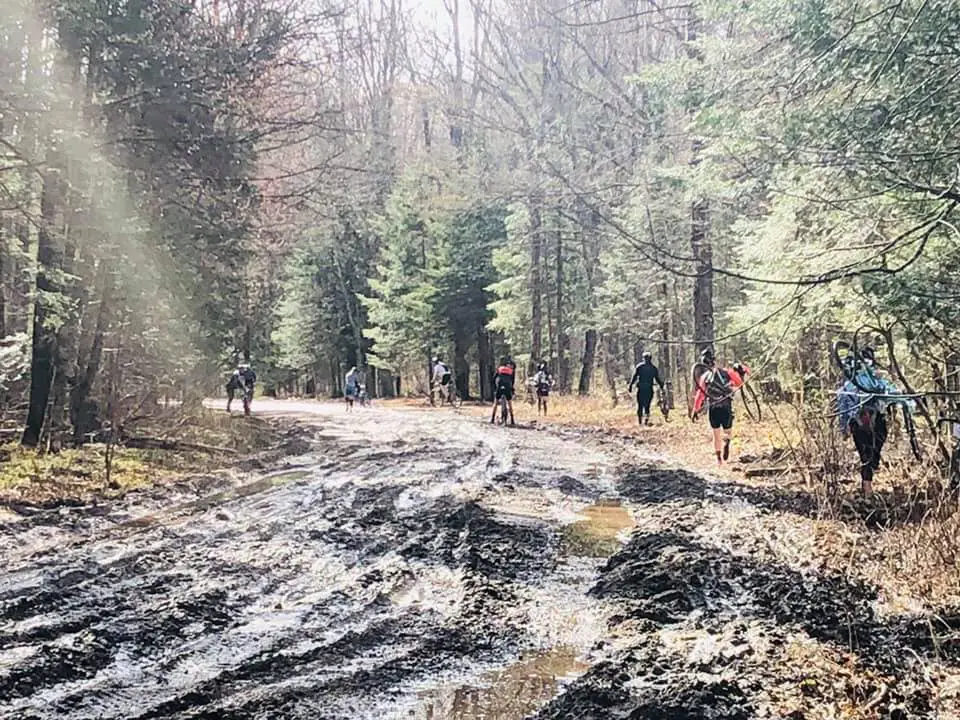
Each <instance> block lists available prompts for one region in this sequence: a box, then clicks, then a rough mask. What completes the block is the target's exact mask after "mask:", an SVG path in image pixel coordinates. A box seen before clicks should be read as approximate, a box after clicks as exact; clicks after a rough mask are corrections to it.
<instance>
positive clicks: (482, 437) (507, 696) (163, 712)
mask: <svg viewBox="0 0 960 720" xmlns="http://www.w3.org/2000/svg"><path fill="white" fill-rule="evenodd" d="M280 408H282V410H283V411H288V410H290V411H292V412H295V413H296V412H315V411H319V412H320V415H319V416H318V417H317V418H315V419H314V420H313V422H315V423H317V424H318V425H319V428H320V429H319V430H318V437H317V441H316V446H315V447H314V448H313V449H312V450H311V452H310V454H308V455H304V456H302V457H299V458H296V459H294V460H293V462H290V463H288V465H291V466H292V469H291V468H288V469H286V470H284V471H282V472H274V473H265V474H261V475H260V476H259V477H256V478H254V479H253V481H252V482H250V483H248V484H247V485H244V486H241V487H239V488H237V487H227V488H224V489H222V490H221V492H220V493H219V494H218V495H215V496H214V497H213V498H208V499H206V500H201V501H197V500H190V499H189V498H186V501H185V502H184V499H185V498H184V497H183V496H182V495H181V496H179V499H178V501H177V503H178V504H177V505H176V507H174V508H173V509H165V510H160V511H159V512H158V508H157V503H156V502H153V501H151V502H150V503H148V504H147V508H148V511H149V512H150V513H153V514H152V515H150V514H148V515H147V517H146V519H139V520H138V519H136V518H135V517H133V519H132V520H131V518H132V510H131V508H129V507H127V508H124V510H123V512H120V513H115V514H114V515H113V516H111V515H110V514H109V513H108V514H107V515H106V516H105V517H106V519H105V517H102V516H100V515H98V516H97V518H96V520H95V521H91V522H92V524H93V526H94V527H95V529H96V532H88V529H89V528H88V527H87V526H86V525H84V524H82V523H80V524H73V525H71V524H70V523H67V526H66V529H63V528H58V529H57V532H58V533H60V534H59V535H58V534H54V535H52V536H47V535H45V534H43V533H41V534H39V535H38V534H34V533H33V530H31V531H30V532H28V533H26V534H25V537H26V538H28V541H29V540H30V539H36V540H38V542H37V547H36V549H35V551H33V552H31V551H29V550H25V549H23V548H17V549H16V550H15V551H11V552H9V553H8V554H7V557H6V558H5V561H6V569H7V572H6V574H5V576H4V577H3V578H2V580H0V630H2V632H0V716H2V717H8V716H9V717H15V718H24V719H29V718H35V719H38V720H41V719H42V720H49V719H50V718H61V717H69V718H77V719H80V718H210V719H213V718H218V719H221V720H222V719H236V720H239V719H241V718H244V719H246V718H284V719H286V718H310V719H311V720H313V719H317V718H358V719H363V718H374V717H375V718H377V719H378V720H380V719H384V718H416V719H422V720H427V719H429V720H441V719H444V720H466V719H467V718H481V717H483V718H499V719H500V720H509V719H511V718H516V719H519V718H524V717H536V718H539V719H541V720H546V719H548V718H549V719H554V718H555V719H557V720H560V719H561V718H562V719H564V720H567V719H571V720H572V719H574V718H576V719H578V720H579V719H581V718H583V719H589V718H597V719H599V718H605V719H606V718H631V719H636V720H641V719H645V718H660V719H663V720H674V719H687V718H690V719H693V718H731V719H737V720H739V719H741V718H743V719H746V718H754V717H770V718H774V717H778V718H779V717H789V718H793V720H799V719H800V718H828V717H837V718H840V717H850V713H851V712H852V708H857V707H858V708H859V709H860V712H861V714H860V715H859V717H878V718H879V717H883V718H927V717H930V718H940V717H942V718H951V717H957V716H958V715H956V714H952V711H951V710H949V709H947V706H946V705H945V704H944V701H943V698H942V697H940V696H941V695H942V694H943V693H941V692H940V689H939V687H938V685H940V684H946V681H947V679H948V676H949V674H950V673H953V674H954V675H955V676H960V671H958V669H957V667H958V666H957V663H958V659H960V658H958V650H957V643H956V641H955V640H954V637H955V636H956V633H955V632H954V630H953V626H952V623H953V622H954V621H952V620H950V617H956V616H957V613H953V614H952V615H951V613H949V612H948V611H947V609H944V611H943V612H942V613H940V615H942V616H943V617H944V619H943V620H942V623H944V624H943V625H942V626H941V625H938V626H936V628H934V627H933V626H932V625H930V624H929V622H930V619H929V618H927V617H908V616H902V615H900V616H898V615H889V614H888V613H884V612H881V605H882V603H881V602H880V599H879V598H878V596H877V592H876V591H875V590H874V589H873V588H871V587H870V586H868V585H865V584H863V583H858V582H856V581H854V580H852V579H850V578H847V577H844V576H840V575H836V574H830V573H826V572H823V571H822V570H820V569H819V568H818V567H817V566H816V565H815V563H814V559H813V558H810V557H801V554H800V553H792V552H789V551H788V550H789V549H785V548H784V544H785V542H789V539H788V534H781V533H779V531H778V527H779V525H781V524H782V525H784V526H786V525H792V526H797V523H799V522H801V521H802V519H803V518H801V517H800V516H799V515H797V514H796V513H797V512H798V511H797V510H796V508H795V507H793V506H792V505H791V506H790V507H780V506H778V505H777V503H776V502H772V501H771V498H769V497H767V496H763V495H762V494H761V493H758V492H757V491H755V490H752V489H748V488H744V487H741V486H737V485H735V484H731V483H722V482H707V481H705V480H704V479H703V478H700V477H698V476H696V475H693V474H690V473H687V472H684V471H682V470H678V469H675V468H670V467H667V466H665V465H663V464H662V463H659V462H656V461H655V460H653V459H649V458H647V459H643V460H642V461H640V464H637V463H638V460H637V455H636V452H635V451H634V450H633V449H632V448H624V447H623V446H615V447H614V446H611V445H610V444H601V445H598V444H597V443H594V442H590V443H586V442H584V441H583V440H582V438H580V437H578V436H577V435H576V434H571V433H566V434H564V435H559V434H556V433H543V432H529V431H523V430H517V431H510V430H505V429H491V428H489V427H487V426H486V425H485V424H484V423H480V422H477V421H475V420H471V419H469V418H458V417H456V416H454V415H452V414H446V413H444V412H434V413H416V412H409V413H397V412H384V411H373V412H358V413H355V414H354V416H353V417H349V418H348V417H344V415H343V414H342V413H341V412H340V409H339V408H335V409H333V408H329V407H326V408H325V407H322V406H321V407H320V408H317V406H312V405H308V406H306V408H307V409H304V410H299V409H298V406H296V405H292V406H291V405H287V404H283V403H281V404H278V409H280ZM598 447H599V448H601V449H598ZM618 460H619V461H620V462H622V463H623V464H621V465H620V466H617V465H616V463H617V461H618ZM153 500H156V498H153ZM621 502H622V503H623V507H621V504H620V503H621ZM111 517H112V518H113V519H114V520H122V522H121V523H120V524H119V525H117V526H115V527H114V526H111V523H110V522H109V519H110V518H111ZM27 524H28V525H30V523H29V522H28V523H27ZM634 524H635V526H636V527H635V528H634V530H633V532H632V534H631V535H630V537H629V539H628V540H626V543H625V544H623V542H622V541H621V540H618V538H622V534H623V533H622V531H623V530H624V529H625V528H627V527H632V526H633V525H634ZM32 527H35V525H34V526H32ZM77 527H79V528H81V530H76V528H77ZM71 528H72V529H71ZM0 529H2V530H3V531H4V532H5V533H6V537H8V538H11V537H16V527H15V526H14V525H9V526H7V527H5V528H0ZM71 532H72V533H74V534H75V535H77V537H75V538H74V540H75V542H72V543H70V544H64V545H62V546H61V547H59V548H51V546H50V538H51V537H55V538H60V537H70V535H71ZM78 538H79V539H78ZM784 538H787V539H786V540H785V539H784ZM10 547H12V545H11V544H10V543H6V544H4V545H3V546H0V554H2V553H4V552H5V551H6V550H7V549H8V548H10ZM957 626H960V623H957ZM932 629H933V630H935V632H934V633H933V634H931V630H932ZM564 676H567V677H566V678H565V679H558V678H564ZM864 708H868V709H866V710H865V709H864Z"/></svg>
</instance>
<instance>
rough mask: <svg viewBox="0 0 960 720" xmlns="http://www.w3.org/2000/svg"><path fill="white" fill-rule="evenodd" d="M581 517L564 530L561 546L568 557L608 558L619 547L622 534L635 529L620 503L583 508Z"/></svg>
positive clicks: (615, 501) (631, 518)
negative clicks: (569, 555)
mask: <svg viewBox="0 0 960 720" xmlns="http://www.w3.org/2000/svg"><path fill="white" fill-rule="evenodd" d="M579 514H580V515H582V516H583V517H584V519H583V520H578V521H576V522H574V523H571V524H570V525H567V526H566V527H564V529H563V543H564V548H565V549H566V551H567V552H568V553H569V554H571V555H580V556H584V557H609V556H610V555H613V553H615V552H616V551H617V550H619V549H620V547H621V545H622V537H623V533H624V531H626V530H629V529H630V528H632V527H633V526H634V520H633V517H632V516H631V515H630V513H629V512H628V511H627V509H626V508H625V507H623V505H622V504H621V503H620V501H619V500H608V501H603V500H601V501H600V502H598V503H596V504H594V505H591V506H589V507H587V508H584V509H583V510H581V511H580V513H579Z"/></svg>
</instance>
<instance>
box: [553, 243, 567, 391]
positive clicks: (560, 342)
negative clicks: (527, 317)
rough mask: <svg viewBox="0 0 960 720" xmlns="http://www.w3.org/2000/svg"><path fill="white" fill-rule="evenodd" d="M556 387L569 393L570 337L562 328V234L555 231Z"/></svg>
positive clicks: (564, 328) (563, 327)
mask: <svg viewBox="0 0 960 720" xmlns="http://www.w3.org/2000/svg"><path fill="white" fill-rule="evenodd" d="M556 269H557V277H556V283H557V310H556V319H555V322H556V324H557V387H558V389H559V391H560V392H562V393H566V392H570V336H569V334H567V329H566V327H565V326H564V316H563V303H564V294H563V286H564V282H563V233H562V232H560V231H559V230H558V231H557V268H556Z"/></svg>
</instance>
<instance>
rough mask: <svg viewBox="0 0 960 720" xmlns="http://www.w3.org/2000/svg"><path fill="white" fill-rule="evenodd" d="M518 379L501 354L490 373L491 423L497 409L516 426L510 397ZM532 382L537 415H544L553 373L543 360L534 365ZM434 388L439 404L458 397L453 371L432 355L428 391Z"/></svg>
mask: <svg viewBox="0 0 960 720" xmlns="http://www.w3.org/2000/svg"><path fill="white" fill-rule="evenodd" d="M516 378H517V364H516V363H515V362H514V361H513V359H512V358H511V357H509V356H506V357H503V358H501V360H500V364H499V365H498V366H497V369H496V371H495V372H494V375H493V412H492V414H491V415H490V422H491V423H494V422H496V420H497V409H498V408H500V409H501V419H502V420H504V421H505V420H506V419H507V418H509V420H510V424H511V425H516V420H515V418H514V415H513V396H514V392H515V386H516ZM531 385H532V387H533V390H534V392H535V393H536V396H537V415H544V416H546V414H547V403H548V400H549V398H550V390H551V389H552V388H553V376H552V375H551V374H550V370H549V367H548V365H547V363H546V362H545V361H542V360H541V361H540V362H539V363H538V364H537V369H536V372H535V373H534V375H533V378H532V379H531ZM433 390H436V392H437V393H438V394H439V395H440V401H441V403H449V404H453V403H455V402H457V401H458V400H459V396H457V394H456V390H455V389H454V387H453V374H452V373H451V372H450V367H449V366H448V365H447V364H446V363H445V362H444V361H443V360H442V359H441V358H440V357H435V358H433V372H432V375H431V391H433Z"/></svg>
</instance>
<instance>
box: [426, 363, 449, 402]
mask: <svg viewBox="0 0 960 720" xmlns="http://www.w3.org/2000/svg"><path fill="white" fill-rule="evenodd" d="M452 380H453V376H452V374H451V373H450V368H449V367H447V364H446V363H445V362H443V360H441V359H440V358H439V356H438V357H435V358H434V359H433V376H432V378H431V380H430V384H431V386H432V388H433V390H438V391H439V392H440V404H441V405H443V404H444V403H447V402H453V395H452V394H451V392H450V383H451V381H452Z"/></svg>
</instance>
